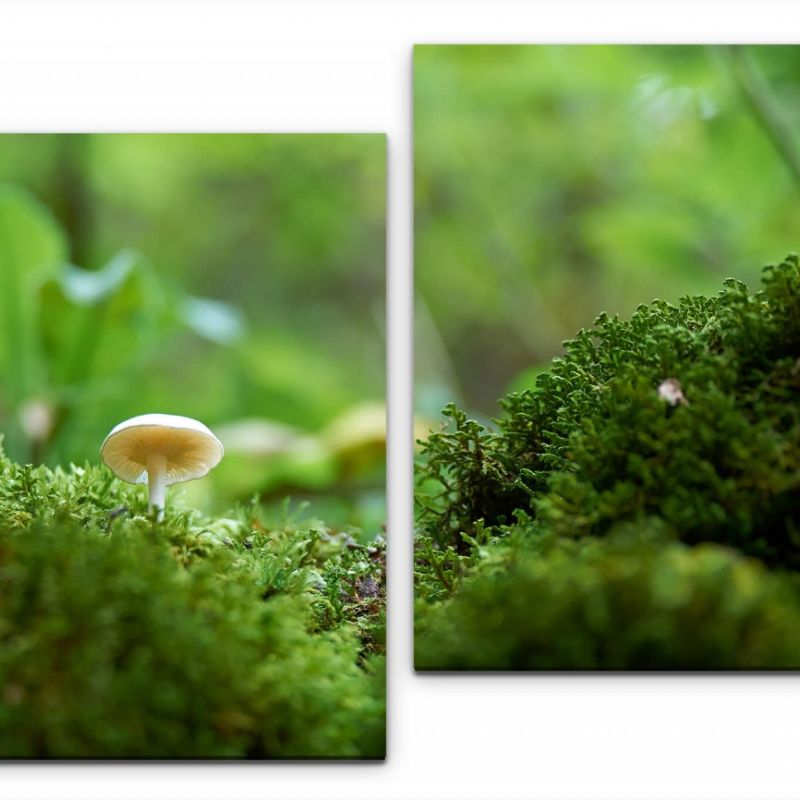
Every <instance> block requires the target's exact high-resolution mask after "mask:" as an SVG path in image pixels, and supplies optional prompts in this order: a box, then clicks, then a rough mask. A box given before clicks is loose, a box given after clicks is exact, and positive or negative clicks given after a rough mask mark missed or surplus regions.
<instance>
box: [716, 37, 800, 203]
mask: <svg viewBox="0 0 800 800" xmlns="http://www.w3.org/2000/svg"><path fill="white" fill-rule="evenodd" d="M727 51H728V53H729V55H730V61H731V65H732V70H731V72H732V73H733V76H734V78H735V80H736V83H737V84H738V86H739V89H740V90H741V92H742V94H743V95H744V96H745V98H746V99H747V101H748V103H749V104H750V107H751V108H752V109H753V112H754V114H755V116H756V118H757V119H758V121H759V123H760V124H761V127H762V128H763V129H764V131H765V132H766V134H767V136H769V138H770V140H771V141H772V144H773V146H774V147H775V149H776V150H777V151H778V153H779V155H780V156H781V158H782V159H783V161H784V163H785V164H786V167H787V168H788V170H789V172H791V174H792V177H793V178H794V181H795V183H796V184H797V186H798V188H800V151H798V148H797V141H796V139H795V136H794V133H793V131H792V129H791V127H790V125H789V123H788V122H787V120H786V119H785V117H784V115H783V113H782V111H781V108H780V103H779V102H778V100H777V99H776V98H775V95H774V92H773V91H772V87H771V86H770V85H769V81H768V80H767V79H766V78H765V77H764V73H763V72H762V71H761V70H760V69H759V67H758V64H756V62H755V60H754V59H753V56H752V55H751V53H750V52H749V51H748V49H747V48H746V47H743V46H741V45H731V46H729V47H728V48H727Z"/></svg>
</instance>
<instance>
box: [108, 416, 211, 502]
mask: <svg viewBox="0 0 800 800" xmlns="http://www.w3.org/2000/svg"><path fill="white" fill-rule="evenodd" d="M224 452H225V451H224V450H223V447H222V443H221V442H220V441H219V439H217V437H216V436H214V434H213V433H211V431H210V430H209V429H208V428H207V427H206V426H205V425H203V423H202V422H198V421H197V420H196V419H192V418H191V417H180V416H176V415H174V414H142V415H140V416H138V417H131V419H128V420H125V422H120V424H119V425H117V426H116V427H115V428H114V429H113V430H112V431H111V433H109V434H108V436H106V439H105V441H104V442H103V446H102V447H101V448H100V456H101V458H102V459H103V461H104V462H105V464H106V466H107V467H108V468H109V469H110V470H111V471H112V472H113V473H114V474H115V475H117V476H118V477H120V478H122V480H124V481H128V483H147V458H148V456H150V455H153V454H159V455H162V456H164V457H165V458H166V460H167V467H166V471H167V476H166V483H167V485H168V486H169V485H170V484H172V483H181V482H182V481H191V480H193V479H195V478H202V477H203V475H206V474H207V473H208V472H209V471H210V470H212V469H213V468H214V467H216V466H217V464H219V462H220V459H221V458H222V456H223V454H224Z"/></svg>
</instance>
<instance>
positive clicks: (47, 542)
mask: <svg viewBox="0 0 800 800" xmlns="http://www.w3.org/2000/svg"><path fill="white" fill-rule="evenodd" d="M0 486H2V492H0V525H1V526H2V530H0V757H5V758H129V757H133V758H136V757H139V758H159V759H161V758H214V757H223V758H296V757H300V758H382V757H383V755H384V747H385V745H384V741H385V735H384V731H385V685H384V684H385V679H384V674H385V670H384V656H383V649H384V647H383V642H384V633H383V631H384V610H383V609H384V602H383V601H384V593H383V583H384V582H383V573H384V550H383V545H382V541H381V540H378V542H377V543H376V544H375V545H374V546H365V545H359V544H357V543H356V542H355V540H354V539H353V538H351V537H350V536H349V535H348V534H347V533H346V532H342V533H334V532H332V531H330V530H328V529H327V528H326V527H325V526H324V525H322V524H321V523H317V522H314V521H311V522H306V523H297V522H293V521H291V520H290V519H287V520H285V521H284V523H283V524H282V525H280V526H277V527H275V526H269V525H267V524H266V523H264V522H263V520H262V519H261V518H260V516H259V513H258V508H257V507H256V506H254V507H252V508H243V509H240V510H239V511H237V512H236V513H235V514H234V515H232V516H231V517H230V518H226V519H207V518H205V517H203V516H202V515H200V514H198V513H196V512H192V511H188V510H186V509H181V508H180V503H179V501H177V502H176V501H175V498H174V497H173V498H170V499H171V503H172V509H170V508H169V507H168V510H167V516H166V519H165V520H164V522H163V523H161V524H154V523H153V522H152V521H151V520H150V519H149V518H148V517H147V516H146V499H145V496H144V491H143V489H142V488H140V487H139V488H137V487H132V486H129V485H127V484H122V483H120V482H119V481H118V480H116V479H115V478H114V477H113V476H111V475H110V473H109V472H108V471H107V470H106V469H104V468H99V467H88V466H87V467H71V468H70V469H69V470H61V469H56V470H54V471H51V470H49V469H47V468H44V467H39V468H33V467H21V466H18V465H16V464H13V463H11V462H10V461H9V460H7V459H2V461H0Z"/></svg>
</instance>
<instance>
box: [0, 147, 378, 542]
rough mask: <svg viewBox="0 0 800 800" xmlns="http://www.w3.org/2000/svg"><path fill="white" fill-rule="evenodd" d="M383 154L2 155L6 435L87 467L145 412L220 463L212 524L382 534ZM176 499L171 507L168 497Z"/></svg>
mask: <svg viewBox="0 0 800 800" xmlns="http://www.w3.org/2000/svg"><path fill="white" fill-rule="evenodd" d="M385 147H386V144H385V137H383V136H378V135H196V134H187V135H184V134H170V135H140V134H136V135H127V134H126V135H118V134H112V135H49V134H48V135H10V134H7V135H2V136H0V364H2V370H3V374H4V376H5V378H4V380H3V381H2V385H0V429H1V430H2V433H3V435H4V446H5V448H6V450H7V452H8V454H9V455H10V456H11V457H12V458H13V459H15V460H17V461H20V462H23V463H25V462H29V461H32V462H34V463H39V462H44V463H47V464H50V465H55V464H65V463H68V462H70V461H74V462H77V463H81V462H83V461H84V460H89V461H90V462H94V463H96V462H97V461H98V458H99V456H98V450H99V447H100V444H101V443H102V441H103V438H104V437H105V435H106V434H107V433H108V431H109V430H110V429H111V428H112V427H113V426H114V425H115V424H116V423H118V422H120V421H122V420H124V419H126V418H128V417H131V416H134V415H136V414H140V413H147V412H164V413H175V414H184V415H187V416H191V417H196V418H198V419H200V420H201V421H203V422H205V423H206V424H207V425H209V426H211V427H212V428H213V429H214V430H215V432H216V433H217V434H218V435H219V437H220V438H221V439H222V441H223V443H224V444H225V446H226V457H225V459H224V460H223V462H222V463H221V465H220V466H219V467H218V468H217V469H216V470H215V471H214V472H213V473H211V475H210V476H209V477H208V478H207V479H204V480H202V481H195V482H192V483H187V484H183V485H182V487H175V489H177V491H182V492H185V493H188V494H189V495H190V499H191V500H192V502H195V503H196V504H197V505H198V506H199V507H202V508H203V509H204V510H207V511H216V512H221V511H224V509H225V508H227V507H228V506H229V505H230V504H231V503H233V502H234V501H236V500H238V499H249V498H251V497H252V496H253V495H254V494H258V495H259V496H260V497H261V499H262V500H263V502H265V503H266V504H271V503H275V504H278V503H280V502H281V501H282V499H283V498H284V497H285V496H287V495H291V496H292V497H293V498H295V499H300V498H308V499H310V500H311V501H312V510H313V512H314V513H315V514H316V515H318V516H321V517H323V518H325V519H326V521H327V522H329V523H331V524H334V525H336V524H339V525H350V524H352V525H357V526H362V527H363V528H364V529H365V533H366V532H367V531H368V532H369V534H370V535H373V534H374V533H375V532H376V531H377V530H378V528H379V526H380V525H381V524H382V523H383V521H384V518H385V499H384V495H385V491H384V477H385V463H384V462H385V432H384V431H385V428H384V402H385V401H384V372H385V370H384V352H385V322H384V320H385V309H384V272H385V269H384V265H385V192H386V175H385V160H386V153H385ZM171 491H173V490H171Z"/></svg>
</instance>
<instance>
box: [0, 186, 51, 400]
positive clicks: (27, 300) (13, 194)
mask: <svg viewBox="0 0 800 800" xmlns="http://www.w3.org/2000/svg"><path fill="white" fill-rule="evenodd" d="M65 257H66V242H65V239H64V236H63V234H62V232H61V230H60V229H59V227H58V225H57V224H56V222H55V220H54V219H53V218H52V216H51V215H50V214H49V212H48V211H47V210H46V209H45V208H44V206H42V205H40V204H39V202H38V201H37V200H35V199H34V198H33V197H32V196H30V195H29V194H27V193H26V192H23V191H21V190H19V189H17V188H14V187H11V186H0V365H2V368H3V374H4V376H5V380H4V384H5V394H6V396H7V399H8V401H10V403H11V404H12V405H15V406H16V405H18V404H19V403H20V402H21V401H22V400H24V399H25V398H26V397H28V396H29V395H31V394H33V393H36V392H38V391H41V389H42V381H43V379H44V364H43V360H42V352H41V348H40V345H39V340H38V332H37V328H38V323H39V313H40V307H39V295H38V291H37V290H38V288H39V287H40V286H41V285H42V284H43V283H44V282H45V281H46V280H47V279H49V278H52V277H53V276H55V275H56V274H57V271H58V269H59V266H60V265H61V264H62V262H63V261H64V260H65Z"/></svg>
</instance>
